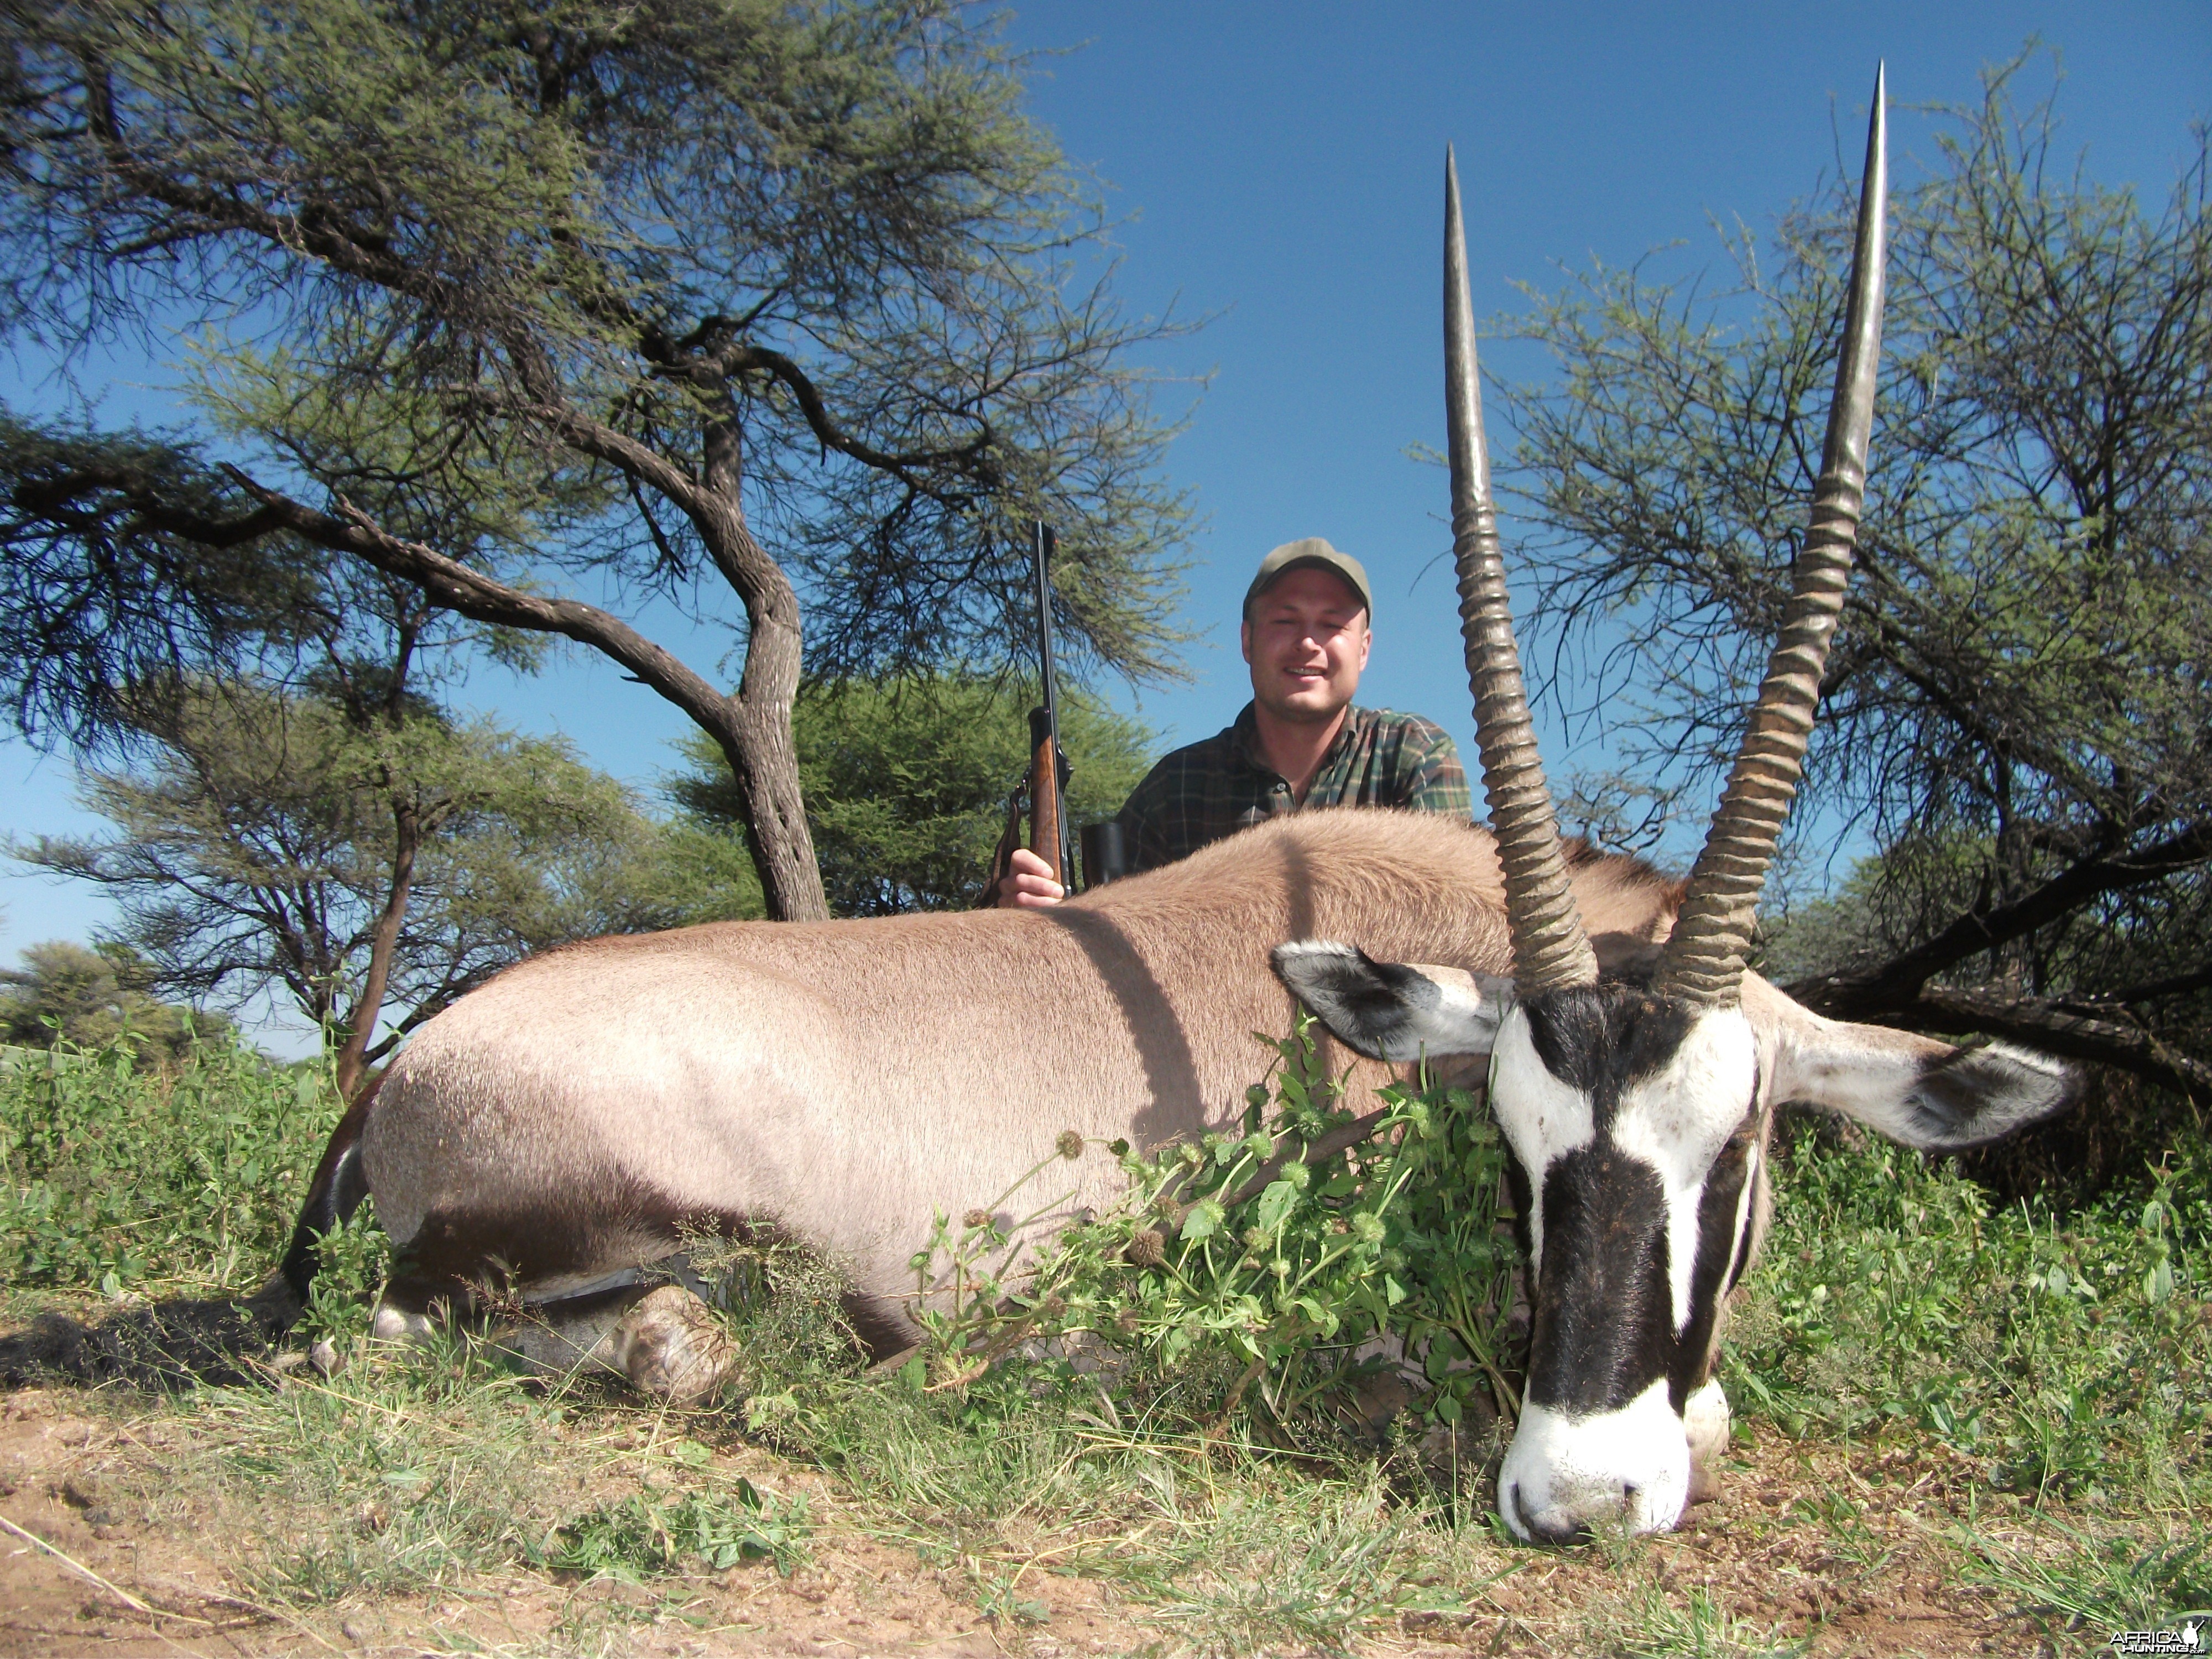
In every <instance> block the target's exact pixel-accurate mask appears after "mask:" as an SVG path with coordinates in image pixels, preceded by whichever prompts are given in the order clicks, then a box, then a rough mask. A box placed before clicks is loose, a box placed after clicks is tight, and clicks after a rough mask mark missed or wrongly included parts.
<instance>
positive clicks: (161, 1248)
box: [0, 1036, 340, 1297]
mask: <svg viewBox="0 0 2212 1659" xmlns="http://www.w3.org/2000/svg"><path fill="white" fill-rule="evenodd" d="M339 1109H340V1108H339V1103H338V1100H337V1095H336V1091H334V1090H333V1089H332V1087H331V1083H330V1080H329V1078H328V1076H327V1074H326V1073H325V1070H324V1068H322V1067H321V1066H300V1067H296V1068H294V1067H286V1066H278V1065H276V1064H275V1063H273V1062H272V1061H270V1060H267V1059H266V1058H264V1056H262V1055H260V1054H256V1053H255V1052H254V1051H252V1049H250V1048H245V1047H243V1046H241V1045H240V1044H239V1043H238V1042H235V1041H234V1040H232V1039H229V1038H227V1037H226V1038H222V1039H211V1038H202V1039H201V1040H199V1041H198V1042H196V1043H194V1044H192V1045H191V1048H190V1049H189V1050H188V1051H187V1053H186V1054H185V1058H184V1060H183V1061H182V1062H181V1063H180V1064H179V1066H177V1067H176V1068H175V1069H174V1070H173V1071H163V1072H154V1073H148V1072H142V1071H140V1070H139V1069H138V1066H137V1045H136V1044H135V1042H133V1041H132V1040H131V1038H130V1037H128V1036H124V1037H119V1038H118V1039H116V1040H115V1041H113V1042H110V1043H108V1044H106V1046H104V1047H102V1048H77V1047H76V1046H75V1045H73V1044H70V1043H68V1042H62V1043H58V1044H57V1045H56V1046H55V1047H54V1048H52V1049H51V1050H45V1049H15V1050H11V1051H10V1052H9V1055H8V1058H7V1063H6V1064H4V1065H0V1279H4V1280H5V1281H6V1282H8V1283H9V1285H13V1286H15V1287H17V1288H27V1287H34V1286H35V1287H40V1288H51V1289H64V1290H75V1289H88V1290H89V1289H97V1290H99V1291H102V1292H104V1293H105V1294H106V1295H108V1296H110V1297H117V1296H120V1295H122V1294H124V1293H125V1292H126V1291H129V1292H137V1293H141V1294H156V1293H167V1294H176V1293H193V1292H202V1293H204V1292H206V1291H216V1290H225V1289H238V1288H242V1287H245V1286H246V1285H249V1284H250V1282H251V1281H252V1279H254V1278H256V1277H258V1275H260V1274H262V1273H266V1272H267V1271H268V1269H269V1268H270V1267H272V1266H274V1265H275V1262H276V1257H277V1255H278V1254H279V1253H280V1252H281V1251H282V1250H283V1246H284V1243H285V1241H286V1239H287V1238H288V1237H289V1235H290V1231H291V1226H292V1221H293V1218H294V1216H295V1214H296V1212H297V1211H298V1207H299V1204H300V1200H301V1196H302V1194H304V1193H305V1191H306V1188H307V1177H308V1176H309V1175H310V1174H311V1173H313V1169H314V1166H315V1161H316V1159H317V1158H319V1156H320V1155H321V1152H322V1149H323V1143H324V1141H325V1139H327V1138H328V1136H329V1133H330V1131H331V1126H332V1124H334V1123H335V1122H336V1121H337V1116H338V1113H339Z"/></svg>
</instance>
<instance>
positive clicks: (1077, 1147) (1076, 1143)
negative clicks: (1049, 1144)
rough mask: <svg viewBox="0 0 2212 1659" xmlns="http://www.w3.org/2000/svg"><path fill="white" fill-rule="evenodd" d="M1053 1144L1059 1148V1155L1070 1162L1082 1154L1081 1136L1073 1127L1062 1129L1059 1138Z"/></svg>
mask: <svg viewBox="0 0 2212 1659" xmlns="http://www.w3.org/2000/svg"><path fill="white" fill-rule="evenodd" d="M1053 1145H1054V1146H1057V1147H1058V1148H1059V1149H1060V1156H1061V1157H1062V1158H1066V1160H1067V1161H1068V1162H1069V1163H1070V1164H1073V1163H1074V1162H1075V1160H1076V1159H1077V1158H1081V1157H1082V1156H1083V1137H1082V1136H1081V1135H1080V1134H1078V1133H1076V1132H1075V1131H1074V1130H1073V1129H1062V1130H1061V1131H1060V1139H1058V1140H1056V1141H1054V1143H1053Z"/></svg>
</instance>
